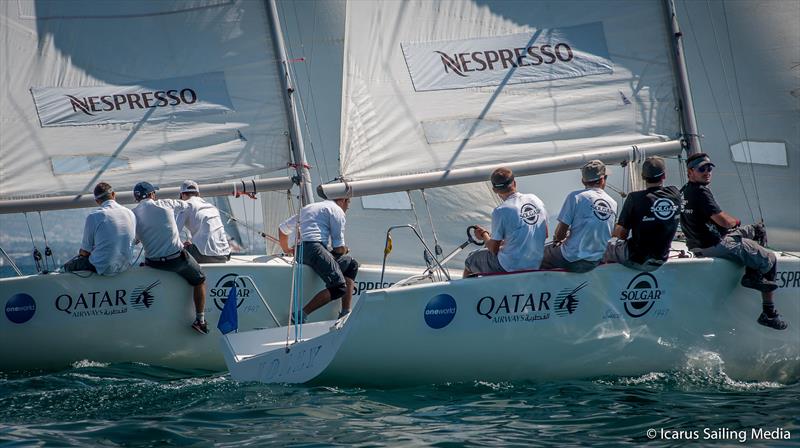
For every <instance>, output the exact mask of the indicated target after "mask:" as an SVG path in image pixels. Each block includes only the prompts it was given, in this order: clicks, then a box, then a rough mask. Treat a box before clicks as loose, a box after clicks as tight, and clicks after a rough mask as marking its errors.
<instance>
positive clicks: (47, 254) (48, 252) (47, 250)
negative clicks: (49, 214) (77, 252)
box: [37, 211, 56, 271]
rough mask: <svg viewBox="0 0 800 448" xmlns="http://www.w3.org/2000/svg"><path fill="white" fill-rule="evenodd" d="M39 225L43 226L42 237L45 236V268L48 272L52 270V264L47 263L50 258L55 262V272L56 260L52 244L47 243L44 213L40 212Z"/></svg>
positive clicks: (54, 267)
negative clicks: (51, 247) (51, 248)
mask: <svg viewBox="0 0 800 448" xmlns="http://www.w3.org/2000/svg"><path fill="white" fill-rule="evenodd" d="M37 213H39V225H40V226H42V236H44V267H45V269H47V270H48V271H49V270H50V264H49V263H48V262H47V258H48V257H50V260H51V261H52V262H53V270H55V269H56V259H55V258H53V251H52V250H50V244H48V243H47V232H45V230H44V220H43V219H42V212H41V211H39V212H37Z"/></svg>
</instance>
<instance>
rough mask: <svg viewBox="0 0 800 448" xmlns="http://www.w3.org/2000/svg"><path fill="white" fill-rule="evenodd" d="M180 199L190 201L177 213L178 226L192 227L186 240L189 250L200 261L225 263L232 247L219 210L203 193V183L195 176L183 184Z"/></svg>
mask: <svg viewBox="0 0 800 448" xmlns="http://www.w3.org/2000/svg"><path fill="white" fill-rule="evenodd" d="M181 199H182V200H184V201H186V203H187V204H188V205H189V206H188V207H187V208H186V210H184V211H182V212H180V213H178V216H177V218H176V222H177V224H178V229H179V230H180V229H183V228H184V227H185V228H186V230H188V231H189V233H190V234H191V239H190V240H189V241H184V242H183V245H184V247H185V249H186V251H187V252H189V253H190V254H192V257H194V259H195V260H197V262H198V263H225V262H227V261H228V260H230V259H231V247H230V245H229V244H228V235H227V234H225V227H224V226H223V224H222V218H220V216H219V210H217V208H216V207H214V206H213V205H211V204H209V203H208V202H206V200H205V199H203V198H201V197H200V186H199V185H197V182H195V181H193V180H185V181H183V184H182V185H181Z"/></svg>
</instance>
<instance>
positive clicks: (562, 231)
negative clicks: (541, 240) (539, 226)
mask: <svg viewBox="0 0 800 448" xmlns="http://www.w3.org/2000/svg"><path fill="white" fill-rule="evenodd" d="M545 232H546V233H545V238H546V237H547V233H550V231H549V229H547V226H545ZM568 233H569V225H568V224H564V223H563V222H561V221H559V222H558V225H557V226H556V233H554V234H553V242H554V243H555V242H559V243H560V242H563V241H564V240H565V239H567V234H568Z"/></svg>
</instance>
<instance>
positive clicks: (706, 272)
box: [229, 256, 800, 386]
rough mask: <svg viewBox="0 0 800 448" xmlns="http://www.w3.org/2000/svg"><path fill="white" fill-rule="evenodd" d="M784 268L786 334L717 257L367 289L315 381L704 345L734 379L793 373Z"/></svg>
mask: <svg viewBox="0 0 800 448" xmlns="http://www.w3.org/2000/svg"><path fill="white" fill-rule="evenodd" d="M778 270H779V275H778V281H779V284H781V285H782V287H781V288H780V289H779V290H778V291H776V294H775V302H776V305H777V307H778V309H779V311H780V312H781V313H782V314H783V316H784V317H785V318H786V320H787V321H788V322H789V328H788V329H787V330H784V331H777V330H773V329H770V328H766V327H763V326H761V325H758V324H757V323H756V318H757V317H758V315H759V313H760V310H761V300H760V296H759V294H758V293H757V292H755V291H752V290H747V289H744V288H742V287H741V286H739V279H740V277H741V275H742V269H741V268H740V267H737V266H735V265H734V264H733V263H730V262H728V261H725V260H720V259H679V260H672V261H670V262H669V263H667V264H666V265H665V266H664V267H662V268H661V269H660V270H658V271H656V272H655V273H652V274H646V273H640V272H636V271H633V270H630V269H627V268H624V267H622V266H620V265H606V266H601V267H598V268H597V269H595V270H593V271H591V272H590V273H587V274H572V273H566V272H560V271H539V272H530V273H520V274H510V275H498V276H486V277H482V278H475V279H464V280H455V281H451V282H444V283H431V284H422V285H415V286H408V287H400V288H389V289H384V290H378V291H371V292H369V293H367V294H366V295H364V296H363V297H362V298H361V300H360V302H359V304H358V306H357V309H356V311H354V313H353V314H354V315H353V316H351V317H350V318H349V319H347V321H346V323H345V325H344V327H345V328H347V327H351V328H349V330H348V331H347V332H346V336H345V337H344V338H343V341H341V347H339V348H338V351H337V352H336V353H335V354H334V355H333V356H332V360H331V362H330V364H329V365H327V366H326V367H325V368H324V369H321V371H320V373H319V375H317V376H316V377H315V378H314V380H313V381H314V382H320V383H335V384H348V383H352V384H364V385H381V386H392V385H408V384H424V383H441V382H451V381H470V380H489V381H505V380H534V381H538V380H552V379H573V378H588V377H597V376H603V375H638V374H643V373H647V372H652V371H664V370H671V369H676V368H681V367H683V366H686V365H687V361H688V360H689V359H690V358H692V357H693V356H698V354H702V353H706V354H712V355H713V356H718V357H720V358H721V360H722V362H723V363H724V369H725V372H726V373H727V374H729V375H731V376H732V377H736V378H741V379H771V380H778V381H795V380H797V379H798V377H800V259H798V258H796V257H788V256H784V257H780V261H779V267H778ZM282 334H283V336H282V337H283V340H284V341H285V337H286V336H285V335H286V332H285V331H284V332H283V333H282ZM262 342H265V341H262ZM313 343H314V341H313V338H311V339H309V340H308V341H306V344H307V345H312V344H313ZM250 347H252V344H251V345H250ZM250 355H252V353H250ZM233 359H234V358H233V357H231V358H229V361H230V360H233ZM247 364H248V359H244V358H242V359H239V360H238V362H233V363H231V362H229V369H230V370H231V373H232V376H233V377H234V378H235V379H247V380H261V381H265V380H264V377H263V375H261V376H259V375H258V374H257V373H255V372H254V371H253V368H252V367H250V368H248V367H247ZM315 368H317V369H319V368H320V367H319V365H316V366H315ZM276 380H277V381H281V382H292V381H289V380H287V378H279V379H276Z"/></svg>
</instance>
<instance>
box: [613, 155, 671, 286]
mask: <svg viewBox="0 0 800 448" xmlns="http://www.w3.org/2000/svg"><path fill="white" fill-rule="evenodd" d="M642 178H643V179H644V181H645V183H646V186H647V188H646V189H645V190H641V191H634V192H633V193H630V194H629V195H628V197H627V198H625V203H624V204H623V205H622V211H621V212H620V213H619V219H618V220H617V225H616V227H615V228H614V234H613V238H611V241H609V242H608V248H607V250H606V255H605V261H606V262H612V263H621V264H623V265H625V266H627V267H629V268H631V269H636V270H638V271H647V272H652V271H655V270H656V269H658V268H660V267H661V266H662V265H663V264H664V263H665V262H666V261H667V259H668V258H669V248H670V247H671V246H672V239H673V238H674V237H675V232H676V231H677V230H678V220H679V219H680V210H681V193H680V191H678V189H677V188H676V187H674V186H671V185H670V186H669V187H665V186H664V179H666V178H667V168H666V165H665V164H664V159H662V158H661V157H648V158H647V159H646V160H645V161H644V163H643V164H642ZM628 235H631V238H630V239H628Z"/></svg>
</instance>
